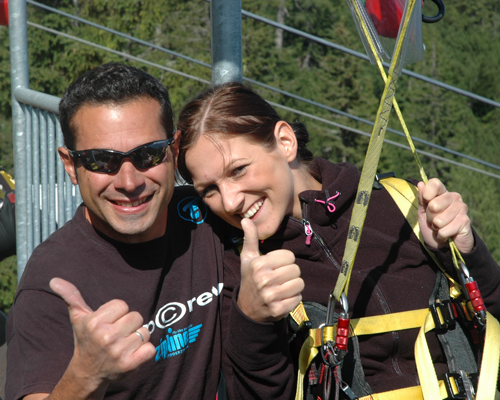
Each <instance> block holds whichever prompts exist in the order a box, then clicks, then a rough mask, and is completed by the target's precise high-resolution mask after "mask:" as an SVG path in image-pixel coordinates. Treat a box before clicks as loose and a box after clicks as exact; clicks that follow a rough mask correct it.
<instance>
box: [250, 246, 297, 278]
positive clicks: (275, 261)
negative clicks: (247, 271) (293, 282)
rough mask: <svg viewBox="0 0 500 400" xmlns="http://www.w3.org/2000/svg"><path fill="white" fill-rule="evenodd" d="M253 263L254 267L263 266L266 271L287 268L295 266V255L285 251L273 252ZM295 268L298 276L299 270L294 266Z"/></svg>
mask: <svg viewBox="0 0 500 400" xmlns="http://www.w3.org/2000/svg"><path fill="white" fill-rule="evenodd" d="M254 263H255V266H256V267H257V264H259V263H262V264H264V265H265V267H266V270H276V269H278V268H281V267H284V268H289V267H290V266H291V265H295V264H294V263H295V254H293V253H292V252H291V251H290V250H285V249H279V250H274V251H271V252H269V253H267V254H266V255H265V256H262V257H261V258H259V259H258V260H255V261H254ZM295 267H296V268H298V272H299V276H300V268H299V267H298V266H296V265H295ZM256 269H257V268H256Z"/></svg>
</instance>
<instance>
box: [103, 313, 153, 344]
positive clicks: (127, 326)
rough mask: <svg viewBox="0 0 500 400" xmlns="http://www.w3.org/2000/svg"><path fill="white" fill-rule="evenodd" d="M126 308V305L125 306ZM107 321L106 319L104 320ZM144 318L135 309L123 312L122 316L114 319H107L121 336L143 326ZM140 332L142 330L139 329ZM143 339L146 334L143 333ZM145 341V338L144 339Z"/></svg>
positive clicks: (127, 334)
mask: <svg viewBox="0 0 500 400" xmlns="http://www.w3.org/2000/svg"><path fill="white" fill-rule="evenodd" d="M127 308H128V307H127ZM106 322H108V321H106ZM143 322H144V318H142V316H141V314H139V313H138V312H137V311H132V312H127V313H124V314H123V315H122V316H120V317H119V318H117V319H116V320H114V321H109V322H108V323H112V324H113V325H114V327H115V329H116V332H117V333H118V334H121V335H122V336H129V335H130V334H131V333H133V332H135V331H136V330H139V329H141V328H143V326H142V325H143ZM141 332H142V331H141ZM143 337H144V339H146V336H145V335H143ZM146 341H147V340H146Z"/></svg>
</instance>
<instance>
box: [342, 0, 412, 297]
mask: <svg viewBox="0 0 500 400" xmlns="http://www.w3.org/2000/svg"><path fill="white" fill-rule="evenodd" d="M414 5H415V0H408V8H407V10H406V13H405V17H404V20H403V21H402V27H401V31H400V34H399V35H398V39H397V42H396V45H395V49H394V55H393V58H392V62H391V66H390V68H389V77H388V79H387V81H386V83H385V87H384V92H383V94H382V98H381V99H380V104H379V108H378V111H377V116H376V119H375V124H374V126H373V130H372V134H371V137H370V142H369V144H368V150H367V152H366V158H365V162H364V164H363V169H362V171H361V177H360V179H359V184H358V191H357V193H356V200H355V202H354V207H353V210H352V215H351V221H350V223H349V231H348V234H347V241H346V245H345V250H344V257H343V260H342V264H341V268H340V272H339V277H338V279H337V282H336V284H335V288H334V289H333V296H334V297H335V299H336V300H337V301H339V300H340V297H341V295H342V293H345V295H346V296H347V292H348V289H349V281H350V278H351V272H352V268H353V265H354V261H355V258H356V253H357V250H358V246H359V241H360V238H361V234H362V231H363V225H364V221H365V218H366V212H367V208H368V203H369V201H370V195H371V192H372V188H373V177H374V176H375V173H376V171H377V165H378V161H379V158H380V152H381V151H382V145H383V142H384V137H385V132H386V130H387V124H388V121H389V116H390V113H391V109H392V99H393V98H394V95H395V92H396V82H397V80H398V76H397V74H396V68H397V66H398V64H399V63H400V61H401V57H400V56H401V53H402V47H403V43H404V37H405V35H406V30H407V27H408V23H409V21H410V17H411V14H412V11H413V6H414Z"/></svg>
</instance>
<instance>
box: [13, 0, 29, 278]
mask: <svg viewBox="0 0 500 400" xmlns="http://www.w3.org/2000/svg"><path fill="white" fill-rule="evenodd" d="M9 38H10V74H11V88H12V134H13V136H14V169H15V174H14V175H15V178H16V241H17V251H16V253H17V279H18V280H19V279H21V275H22V273H23V271H24V266H25V265H26V262H27V261H28V260H27V251H26V243H27V238H26V234H27V224H28V221H27V218H26V215H27V206H28V204H27V203H26V185H25V182H26V169H25V167H26V162H25V161H26V157H27V156H28V155H27V154H26V144H25V140H26V130H25V129H26V128H25V122H24V113H23V110H22V108H21V106H20V105H19V103H18V102H17V100H16V99H15V97H14V91H15V89H16V88H18V87H25V88H27V87H29V69H28V26H27V14H26V1H25V0H10V1H9Z"/></svg>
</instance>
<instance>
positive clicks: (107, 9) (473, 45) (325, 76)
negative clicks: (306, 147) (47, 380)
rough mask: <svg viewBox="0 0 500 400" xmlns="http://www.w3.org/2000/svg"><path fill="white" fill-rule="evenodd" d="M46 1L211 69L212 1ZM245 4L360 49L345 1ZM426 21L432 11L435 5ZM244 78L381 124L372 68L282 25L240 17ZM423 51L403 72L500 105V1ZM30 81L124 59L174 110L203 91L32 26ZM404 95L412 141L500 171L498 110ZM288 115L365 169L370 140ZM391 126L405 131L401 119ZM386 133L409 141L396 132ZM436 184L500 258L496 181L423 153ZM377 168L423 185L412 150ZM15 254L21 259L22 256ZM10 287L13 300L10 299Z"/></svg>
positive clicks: (3, 116) (5, 51) (83, 29)
mask: <svg viewBox="0 0 500 400" xmlns="http://www.w3.org/2000/svg"><path fill="white" fill-rule="evenodd" d="M40 1H41V2H42V3H43V4H46V5H48V6H51V7H54V8H57V9H59V10H61V11H66V12H68V13H71V14H74V15H77V16H79V17H82V18H85V19H88V20H90V21H92V22H95V23H98V24H101V25H105V26H107V27H109V28H112V29H115V30H118V31H120V32H123V33H127V34H130V35H132V36H135V37H137V38H139V39H142V40H145V41H148V42H151V43H153V44H155V45H159V46H162V47H165V48H167V49H170V50H172V51H175V52H177V53H181V54H184V55H186V56H189V57H192V58H194V59H197V60H199V61H201V62H204V63H207V64H210V46H211V44H210V5H209V3H208V2H206V1H202V0H186V1H173V0H157V1H154V2H152V1H139V0H113V1H107V0H86V1H79V0H40ZM242 8H243V9H245V10H247V11H250V12H252V13H255V14H258V15H261V16H263V17H266V18H269V19H272V20H275V21H278V22H282V23H285V24H286V25H289V26H291V27H294V28H296V29H299V30H303V31H305V32H307V33H310V34H313V35H317V36H320V37H322V38H325V39H327V40H330V41H333V42H335V43H337V44H340V45H342V46H345V47H349V48H352V49H355V50H357V51H360V52H363V53H364V48H363V46H362V43H361V40H360V38H359V35H358V33H357V30H356V28H355V25H354V22H353V20H352V17H351V14H350V11H349V8H348V6H347V4H346V2H345V1H343V0H335V1H331V0H265V1H264V0H252V1H250V0H242ZM423 12H424V13H425V14H426V15H434V13H435V6H434V4H433V3H432V2H430V1H427V2H426V3H425V4H424V6H423ZM28 19H29V21H31V22H34V23H37V24H41V25H44V26H46V27H49V28H53V29H56V30H58V31H61V32H64V33H67V34H70V35H73V36H76V37H78V38H81V39H85V40H89V41H92V42H94V43H98V44H100V45H104V46H107V47H110V48H112V49H115V50H118V51H121V52H124V53H126V54H130V55H132V56H136V57H142V58H144V59H147V60H149V61H151V62H154V63H157V64H160V65H163V66H166V67H169V68H173V69H176V70H179V71H181V72H184V73H187V74H191V75H194V76H197V77H199V78H202V79H204V80H207V81H210V69H209V68H207V67H205V66H202V65H199V64H195V63H191V62H189V61H186V60H185V59H182V58H178V57H175V56H172V55H170V54H167V53H164V52H161V51H158V50H154V49H152V48H150V47H146V46H142V45H138V44H136V43H133V42H130V41H129V40H127V39H124V38H121V37H117V36H113V35H111V34H110V33H107V32H104V31H101V30H99V29H96V28H94V27H90V26H88V25H86V24H83V23H81V22H77V21H75V20H72V19H68V18H65V17H62V16H60V15H58V14H54V13H51V12H48V11H45V10H43V9H40V8H38V7H35V6H33V5H30V4H29V5H28ZM242 23H243V68H244V71H243V74H244V76H245V77H248V78H251V79H254V80H257V81H260V82H263V83H266V84H268V85H272V86H275V87H278V88H280V89H283V90H286V91H289V92H292V93H296V94H298V95H300V96H302V97H305V98H308V99H311V100H313V101H316V102H319V103H323V104H326V105H328V106H330V107H333V108H336V109H339V110H342V111H345V112H348V113H351V114H353V115H357V116H359V117H362V118H365V119H367V120H370V121H373V120H374V118H375V114H376V111H377V109H378V106H379V101H380V96H381V94H382V91H383V88H384V84H383V81H382V79H381V77H380V76H379V74H378V71H377V68H376V67H375V66H374V65H371V64H370V63H369V62H367V61H364V60H362V59H358V58H356V57H354V56H351V55H347V54H344V53H342V52H340V51H337V50H333V49H331V48H327V47H325V46H322V45H320V44H317V43H314V42H311V41H309V40H307V39H304V38H300V37H297V36H295V35H292V34H290V33H287V32H283V31H281V30H279V29H276V28H274V27H271V26H268V25H265V24H263V23H261V22H257V21H255V20H253V19H251V18H245V17H244V18H243V21H242ZM423 35H424V43H425V46H426V54H425V58H424V60H422V61H420V62H419V63H416V64H413V65H409V66H406V68H408V69H410V70H413V71H415V72H417V73H419V74H422V75H426V76H429V77H431V78H433V79H437V80H440V81H443V82H445V83H447V84H450V85H454V86H457V87H459V88H462V89H465V90H468V91H471V92H474V93H477V94H479V95H481V96H484V97H487V98H490V99H493V100H496V101H500V76H499V74H498V72H497V68H498V67H497V66H498V65H499V64H500V40H499V39H500V37H499V36H500V3H499V2H498V0H482V1H480V2H470V1H466V0H455V1H454V2H447V3H446V15H445V18H444V19H443V20H442V21H441V22H439V23H437V24H431V25H425V24H424V26H423ZM28 40H29V63H30V85H31V88H32V89H35V90H39V91H42V92H45V93H49V94H52V95H55V96H59V97H60V96H62V94H63V92H64V89H65V88H66V87H67V85H68V84H69V83H70V82H71V81H72V80H74V79H75V78H76V77H78V76H79V75H81V74H82V73H84V72H86V71H88V70H89V69H91V68H92V67H95V66H97V65H99V64H101V63H104V62H109V61H124V62H126V63H129V64H131V65H134V66H137V67H139V68H142V69H144V70H146V71H148V72H149V73H151V74H153V75H155V76H157V77H158V78H160V79H161V80H162V81H163V82H164V83H165V85H166V86H167V87H168V88H169V90H170V93H171V99H172V103H173V106H174V110H175V111H176V112H178V111H179V110H180V109H181V107H182V105H183V104H184V103H185V102H186V101H188V100H189V99H191V98H192V97H193V96H194V95H196V94H197V93H198V92H200V91H201V90H203V89H204V88H205V85H204V84H202V83H199V82H197V81H193V80H189V79H187V78H184V77H180V76H178V75H174V74H172V73H168V72H166V71H163V70H160V69H156V68H153V67H150V66H147V65H144V64H142V63H140V62H136V61H131V60H128V59H124V58H122V57H120V56H118V55H115V54H111V53H108V52H105V51H103V50H99V49H96V48H95V47H91V46H88V45H85V44H82V43H78V42H75V41H72V40H70V39H67V38H64V37H61V36H56V35H54V34H52V33H47V32H45V31H42V30H39V29H37V28H34V27H28ZM0 43H1V46H0V91H1V92H2V93H3V96H0V128H1V130H0V140H1V141H2V145H1V146H0V165H2V166H3V167H4V168H6V169H7V170H8V171H9V172H10V173H14V166H13V157H12V134H11V129H10V126H11V117H10V113H11V110H10V106H11V94H10V62H9V42H8V29H7V28H6V27H0ZM255 89H257V90H258V91H259V92H260V93H261V94H262V95H263V96H264V97H265V98H267V99H269V100H271V101H274V102H277V103H281V104H283V105H286V106H288V107H294V108H297V109H299V110H301V111H303V112H307V113H311V114H314V115H317V116H318V117H322V118H325V119H330V120H332V121H335V122H337V123H341V124H344V125H348V126H352V127H355V128H357V129H361V130H363V131H365V132H368V133H370V132H371V126H369V125H366V124H363V123H361V122H357V121H354V120H350V119H348V118H346V117H343V116H339V115H337V114H333V113H331V112H328V111H325V110H323V109H319V108H317V107H314V106H311V105H308V104H305V103H303V102H299V101H298V100H295V99H291V98H288V97H285V96H283V95H280V94H277V93H274V92H271V91H268V90H265V89H261V88H260V87H257V86H256V87H255ZM396 98H397V99H398V102H399V105H400V107H401V110H402V112H403V116H404V117H405V121H406V123H407V125H408V127H409V130H410V133H411V134H412V136H414V137H419V138H421V139H425V140H427V141H430V142H433V143H436V144H439V145H441V146H445V147H448V148H451V149H453V150H456V151H460V152H462V153H465V154H468V155H470V156H473V157H475V158H479V159H484V160H486V161H488V162H490V163H493V164H499V162H500V158H499V157H498V154H499V153H500V144H499V143H498V140H497V137H498V126H499V123H500V110H499V109H498V108H495V107H493V106H490V105H486V104H484V103H482V102H480V101H477V100H472V99H470V98H467V97H463V96H460V95H458V94H456V93H453V92H450V91H447V90H444V89H441V88H439V87H436V86H433V85H430V84H428V83H425V82H423V81H420V80H418V79H415V78H409V77H408V76H406V75H402V76H401V77H400V79H399V82H398V86H397V91H396ZM280 113H281V115H282V116H283V118H284V119H287V120H289V121H294V120H301V121H302V122H304V123H305V124H306V125H307V126H308V129H309V131H310V133H311V148H312V149H313V151H314V152H315V154H316V155H318V156H322V157H325V158H329V159H330V160H332V161H336V162H341V161H349V162H353V163H355V164H356V165H357V166H358V167H359V168H361V166H362V163H363V159H364V155H365V152H366V147H367V144H368V139H367V138H366V137H363V136H359V135H357V134H355V133H352V132H350V131H347V130H343V129H340V128H335V127H333V126H331V125H326V124H324V123H321V122H318V121H315V120H312V119H308V118H305V117H302V116H300V115H295V114H293V113H291V112H284V111H280ZM390 127H392V128H394V129H397V130H399V131H402V129H401V126H400V124H399V122H398V120H397V117H396V115H395V113H394V112H393V113H392V116H391V121H390ZM387 138H388V139H390V140H393V141H397V142H400V143H405V139H404V138H401V137H399V136H396V135H395V134H392V133H390V132H388V133H387ZM416 146H417V148H419V149H422V150H425V151H427V152H429V153H432V154H435V155H438V156H442V157H446V158H448V159H451V160H454V161H457V162H460V163H465V164H468V165H471V166H474V167H476V168H480V169H485V170H487V171H489V172H491V173H495V174H497V175H500V171H498V170H494V169H492V168H487V167H483V166H479V165H478V164H476V163H474V162H472V161H468V160H464V159H461V158H458V157H456V156H452V155H450V154H443V152H441V151H439V150H436V149H429V148H426V147H424V146H422V145H420V144H416ZM421 160H422V162H423V164H424V167H425V169H426V171H427V175H428V176H429V177H439V178H440V179H441V180H442V181H443V182H444V183H445V185H446V186H447V188H448V189H449V190H452V191H457V192H459V193H461V194H462V195H463V197H464V200H465V202H466V203H467V204H468V206H469V215H470V217H471V219H472V221H473V224H474V227H475V229H476V230H477V231H478V233H479V234H480V235H481V237H482V238H483V239H484V240H485V242H486V243H487V245H488V247H489V249H490V250H491V252H492V254H493V256H494V258H495V259H496V260H497V261H499V260H500V207H499V202H498V198H499V197H500V180H499V179H496V178H493V177H489V176H486V175H483V174H480V173H477V172H474V171H470V170H467V169H464V168H461V167H458V166H455V165H451V164H448V163H444V162H442V161H440V160H437V159H434V158H429V157H421ZM379 171H380V172H386V171H395V172H396V174H397V176H399V177H412V178H417V179H418V178H419V175H418V170H417V168H416V166H415V162H414V160H413V156H412V154H411V153H410V152H409V151H407V150H403V149H400V148H398V147H394V146H390V145H386V146H385V147H384V150H383V153H382V157H381V160H380V165H379ZM14 259H15V258H14ZM12 260H13V259H12V258H11V259H8V260H5V261H3V262H2V263H0V282H1V286H0V309H2V310H4V311H8V308H9V306H10V304H9V301H12V290H13V289H12V287H13V286H14V283H15V279H14V278H13V276H14V268H13V267H12V265H13V261H12ZM9 291H10V294H9Z"/></svg>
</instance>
